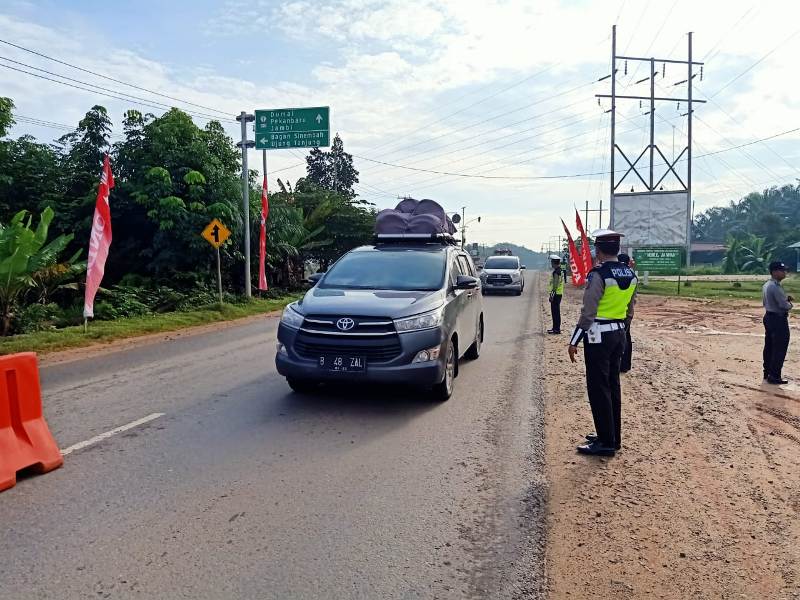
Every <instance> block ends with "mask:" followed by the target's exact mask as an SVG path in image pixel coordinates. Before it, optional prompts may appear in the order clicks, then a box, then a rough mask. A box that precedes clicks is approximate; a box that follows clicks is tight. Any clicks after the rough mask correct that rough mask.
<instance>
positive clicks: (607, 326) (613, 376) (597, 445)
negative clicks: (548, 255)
mask: <svg viewBox="0 0 800 600" xmlns="http://www.w3.org/2000/svg"><path fill="white" fill-rule="evenodd" d="M592 237H594V239H595V242H594V245H595V250H596V251H597V262H598V263H599V264H598V265H597V266H596V267H594V268H593V269H592V270H591V271H590V272H589V277H588V282H587V284H586V290H585V291H584V294H583V307H582V309H581V316H580V319H579V320H578V325H577V327H575V332H574V333H573V334H572V338H571V339H570V342H569V357H570V360H572V362H576V361H575V355H576V354H577V352H578V344H579V343H580V342H581V341H583V355H584V360H585V362H586V388H587V391H588V393H589V405H590V406H591V408H592V418H593V419H594V425H595V431H596V432H597V433H596V434H590V435H588V436H586V438H587V440H588V443H586V444H583V445H581V446H578V452H580V453H581V454H591V455H600V456H613V455H614V453H615V452H616V450H619V449H620V448H621V446H622V426H621V425H622V422H621V418H622V394H621V391H620V384H619V371H620V362H621V360H622V355H623V353H624V352H625V344H626V338H625V321H626V320H627V319H630V318H632V317H633V301H634V296H635V294H636V286H637V285H638V280H637V279H636V275H635V274H634V272H633V270H632V269H631V268H630V267H628V266H626V265H623V264H622V263H620V262H619V261H618V260H617V255H618V254H619V247H620V238H621V237H622V234H620V233H617V232H615V231H611V230H610V229H600V230H598V231H595V232H593V233H592Z"/></svg>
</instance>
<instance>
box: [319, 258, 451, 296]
mask: <svg viewBox="0 0 800 600" xmlns="http://www.w3.org/2000/svg"><path fill="white" fill-rule="evenodd" d="M446 254H447V253H446V252H420V251H419V250H377V251H366V252H351V253H350V254H346V255H345V256H343V257H342V258H341V259H339V261H338V262H337V263H336V264H335V265H333V266H332V267H331V269H330V271H328V272H327V273H326V274H325V277H324V278H323V280H322V281H321V282H320V284H319V287H320V288H337V289H352V290H399V291H417V290H418V291H435V290H439V289H441V288H442V286H443V284H444V272H445V264H446V263H445V256H446Z"/></svg>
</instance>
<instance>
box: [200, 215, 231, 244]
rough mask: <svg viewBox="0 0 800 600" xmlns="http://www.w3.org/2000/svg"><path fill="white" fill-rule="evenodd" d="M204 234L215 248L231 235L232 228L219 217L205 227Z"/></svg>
mask: <svg viewBox="0 0 800 600" xmlns="http://www.w3.org/2000/svg"><path fill="white" fill-rule="evenodd" d="M200 235H202V236H203V237H204V238H205V239H206V240H207V241H208V243H209V244H211V245H212V246H214V248H219V247H220V246H222V244H224V243H225V240H227V239H228V238H229V237H230V236H231V232H230V230H229V229H228V228H227V227H225V225H223V224H222V221H220V220H219V219H214V220H213V221H211V223H209V224H208V225H206V228H205V229H203V233H201V234H200Z"/></svg>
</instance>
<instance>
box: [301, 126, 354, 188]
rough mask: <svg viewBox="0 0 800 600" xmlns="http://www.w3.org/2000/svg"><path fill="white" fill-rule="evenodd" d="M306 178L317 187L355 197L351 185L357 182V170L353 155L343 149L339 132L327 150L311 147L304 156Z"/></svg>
mask: <svg viewBox="0 0 800 600" xmlns="http://www.w3.org/2000/svg"><path fill="white" fill-rule="evenodd" d="M306 172H307V173H308V176H307V179H308V181H309V182H310V183H313V184H314V185H316V186H317V187H319V188H321V189H323V190H328V191H331V192H336V193H337V194H340V195H341V196H344V197H345V198H347V199H348V200H352V199H353V198H355V197H356V193H355V191H354V190H353V186H354V185H355V184H356V183H358V171H357V170H356V168H355V167H354V166H353V156H352V155H351V154H348V153H347V152H345V151H344V143H343V142H342V138H340V137H339V134H338V133H337V134H336V137H334V138H333V145H332V146H331V149H330V151H329V152H325V151H323V150H320V149H319V148H312V149H311V152H309V153H308V156H307V157H306Z"/></svg>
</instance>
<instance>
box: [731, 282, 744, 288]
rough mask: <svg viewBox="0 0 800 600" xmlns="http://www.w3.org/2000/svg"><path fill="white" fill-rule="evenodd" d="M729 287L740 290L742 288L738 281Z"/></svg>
mask: <svg viewBox="0 0 800 600" xmlns="http://www.w3.org/2000/svg"><path fill="white" fill-rule="evenodd" d="M731 287H735V288H740V287H742V284H741V282H739V281H734V282H733V283H732V284H731Z"/></svg>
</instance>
